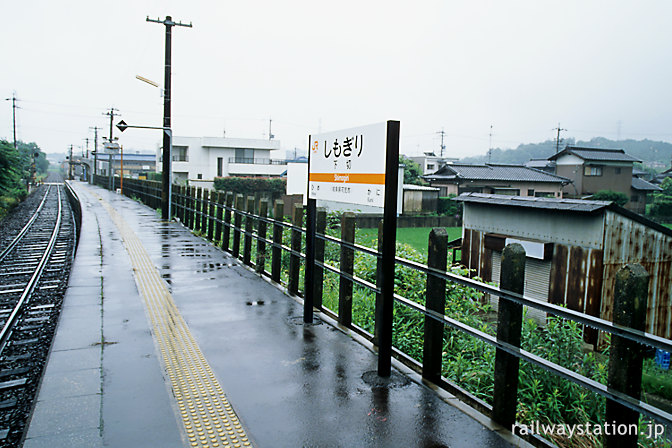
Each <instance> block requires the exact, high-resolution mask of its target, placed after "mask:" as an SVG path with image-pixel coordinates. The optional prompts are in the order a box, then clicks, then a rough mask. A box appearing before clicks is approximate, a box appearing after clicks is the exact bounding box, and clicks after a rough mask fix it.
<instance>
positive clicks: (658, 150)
mask: <svg viewBox="0 0 672 448" xmlns="http://www.w3.org/2000/svg"><path fill="white" fill-rule="evenodd" d="M567 145H569V146H583V147H590V148H610V149H623V150H625V152H626V153H628V154H630V155H631V156H633V157H635V158H637V159H639V160H642V161H643V162H648V163H654V162H655V163H660V164H663V165H665V166H670V161H671V159H672V144H671V143H666V142H659V141H653V140H609V139H607V138H604V137H595V138H593V139H591V140H588V141H582V140H579V141H577V140H575V139H573V138H566V139H564V140H563V141H562V142H561V144H560V150H561V151H562V150H563V149H564V148H565V146H567ZM555 152H556V142H555V140H546V141H545V142H541V143H525V144H521V145H518V147H517V148H516V149H501V148H494V149H493V150H492V153H491V154H490V162H491V163H512V164H523V163H525V162H527V161H528V160H530V159H546V158H548V157H550V156H552V155H553V154H555ZM487 161H488V155H487V154H485V155H482V156H473V157H465V158H464V159H462V160H461V162H466V163H486V162H487Z"/></svg>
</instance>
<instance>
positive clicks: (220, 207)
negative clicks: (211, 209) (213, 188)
mask: <svg viewBox="0 0 672 448" xmlns="http://www.w3.org/2000/svg"><path fill="white" fill-rule="evenodd" d="M223 215H224V193H222V192H221V191H220V192H218V193H217V216H216V220H215V237H214V241H218V242H219V244H220V245H221V244H222V217H223Z"/></svg>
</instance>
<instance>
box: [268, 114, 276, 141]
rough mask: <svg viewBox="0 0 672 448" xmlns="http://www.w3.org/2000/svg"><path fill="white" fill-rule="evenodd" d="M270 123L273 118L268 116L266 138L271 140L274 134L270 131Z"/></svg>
mask: <svg viewBox="0 0 672 448" xmlns="http://www.w3.org/2000/svg"><path fill="white" fill-rule="evenodd" d="M271 123H273V120H272V119H270V118H269V119H268V139H269V140H273V137H275V135H273V132H271Z"/></svg>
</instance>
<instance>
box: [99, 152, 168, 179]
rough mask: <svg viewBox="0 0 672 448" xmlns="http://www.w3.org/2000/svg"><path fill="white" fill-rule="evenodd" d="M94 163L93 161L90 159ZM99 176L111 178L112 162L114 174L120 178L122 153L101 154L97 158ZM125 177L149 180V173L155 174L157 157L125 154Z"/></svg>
mask: <svg viewBox="0 0 672 448" xmlns="http://www.w3.org/2000/svg"><path fill="white" fill-rule="evenodd" d="M89 160H90V161H93V159H89ZM97 160H98V170H97V174H98V175H99V176H109V172H110V161H111V162H112V173H113V174H114V175H115V176H119V173H120V172H121V165H122V155H121V152H117V153H113V154H110V153H102V152H101V153H99V154H98V156H97ZM123 165H124V177H130V178H132V179H147V174H148V173H153V172H154V170H155V168H156V156H155V155H154V154H139V153H135V154H133V153H124V155H123Z"/></svg>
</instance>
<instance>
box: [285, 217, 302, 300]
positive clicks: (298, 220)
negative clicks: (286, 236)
mask: <svg viewBox="0 0 672 448" xmlns="http://www.w3.org/2000/svg"><path fill="white" fill-rule="evenodd" d="M301 224H303V204H294V209H293V210H292V225H294V226H295V227H301ZM291 248H292V252H295V253H296V254H294V253H292V254H290V256H289V281H288V282H287V290H288V291H289V293H290V294H294V295H298V293H299V271H300V267H301V257H300V256H299V255H298V253H299V252H301V232H300V231H299V230H295V229H292V240H291Z"/></svg>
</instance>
